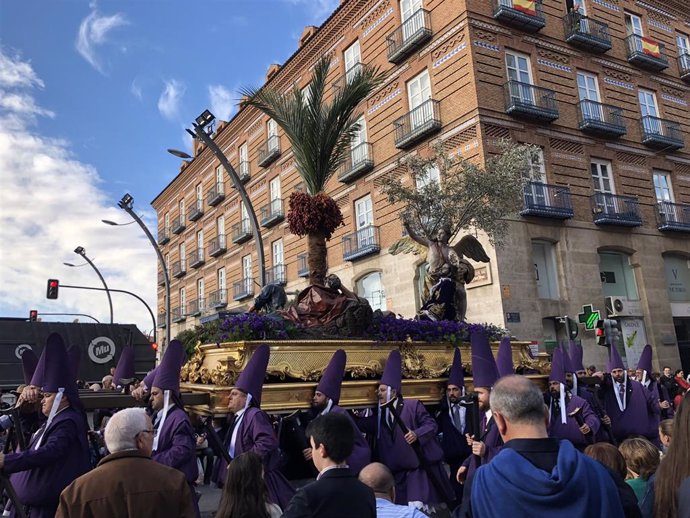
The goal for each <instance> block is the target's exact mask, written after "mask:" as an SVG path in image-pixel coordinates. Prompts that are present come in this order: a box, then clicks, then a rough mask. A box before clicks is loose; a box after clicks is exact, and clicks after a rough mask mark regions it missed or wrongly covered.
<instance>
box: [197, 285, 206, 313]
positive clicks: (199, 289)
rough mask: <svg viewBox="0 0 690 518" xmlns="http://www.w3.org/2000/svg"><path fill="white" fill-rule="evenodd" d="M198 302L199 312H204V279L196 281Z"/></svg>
mask: <svg viewBox="0 0 690 518" xmlns="http://www.w3.org/2000/svg"><path fill="white" fill-rule="evenodd" d="M196 300H197V309H198V310H199V311H203V310H204V279H203V278H202V279H197V281H196Z"/></svg>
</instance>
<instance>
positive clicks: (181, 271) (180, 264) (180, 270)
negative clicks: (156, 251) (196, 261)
mask: <svg viewBox="0 0 690 518" xmlns="http://www.w3.org/2000/svg"><path fill="white" fill-rule="evenodd" d="M172 274H173V277H175V278H177V279H179V278H180V277H184V276H185V275H186V274H187V265H186V264H185V260H184V259H180V260H179V261H175V262H174V263H173V267H172Z"/></svg>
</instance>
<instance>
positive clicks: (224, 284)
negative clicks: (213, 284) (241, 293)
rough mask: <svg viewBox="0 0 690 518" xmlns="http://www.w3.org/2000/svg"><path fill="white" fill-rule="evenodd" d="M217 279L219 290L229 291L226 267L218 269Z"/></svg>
mask: <svg viewBox="0 0 690 518" xmlns="http://www.w3.org/2000/svg"><path fill="white" fill-rule="evenodd" d="M216 279H217V282H218V289H219V290H227V289H228V278H227V276H226V275H225V267H224V266H223V267H222V268H218V271H217V272H216ZM226 300H227V299H226Z"/></svg>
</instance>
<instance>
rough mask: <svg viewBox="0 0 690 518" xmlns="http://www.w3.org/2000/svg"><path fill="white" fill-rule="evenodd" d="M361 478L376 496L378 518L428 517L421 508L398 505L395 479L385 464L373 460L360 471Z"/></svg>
mask: <svg viewBox="0 0 690 518" xmlns="http://www.w3.org/2000/svg"><path fill="white" fill-rule="evenodd" d="M359 480H360V481H362V482H363V483H364V484H366V485H367V486H369V487H370V488H371V489H372V491H373V492H374V496H375V497H376V518H426V515H425V514H424V513H422V512H421V511H420V510H419V509H415V508H414V507H409V506H406V505H396V504H395V503H394V502H395V479H394V478H393V473H392V472H391V470H389V469H388V467H387V466H386V465H385V464H381V463H380V462H373V463H371V464H369V465H368V466H366V467H364V468H363V469H362V471H360V473H359Z"/></svg>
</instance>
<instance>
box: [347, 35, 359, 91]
mask: <svg viewBox="0 0 690 518" xmlns="http://www.w3.org/2000/svg"><path fill="white" fill-rule="evenodd" d="M361 62H362V58H361V55H360V52H359V41H355V42H354V43H353V44H352V45H350V46H349V47H348V48H346V49H345V79H346V80H347V82H348V83H350V81H352V78H353V77H354V76H355V75H356V74H357V71H358V70H359V66H358V65H359V64H360V63H361Z"/></svg>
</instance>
